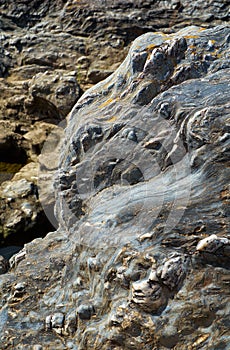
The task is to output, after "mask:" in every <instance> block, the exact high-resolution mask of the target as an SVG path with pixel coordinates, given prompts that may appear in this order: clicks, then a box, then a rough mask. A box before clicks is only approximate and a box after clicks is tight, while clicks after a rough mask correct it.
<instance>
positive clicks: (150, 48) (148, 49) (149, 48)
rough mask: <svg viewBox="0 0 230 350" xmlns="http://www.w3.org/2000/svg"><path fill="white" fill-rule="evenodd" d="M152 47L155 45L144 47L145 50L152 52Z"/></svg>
mask: <svg viewBox="0 0 230 350" xmlns="http://www.w3.org/2000/svg"><path fill="white" fill-rule="evenodd" d="M154 47H156V45H155V44H150V45H148V46H146V50H147V51H150V50H153V49H154Z"/></svg>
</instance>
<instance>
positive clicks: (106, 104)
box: [99, 98, 114, 108]
mask: <svg viewBox="0 0 230 350" xmlns="http://www.w3.org/2000/svg"><path fill="white" fill-rule="evenodd" d="M113 101H114V99H113V98H109V99H108V100H107V101H105V102H103V103H102V104H101V105H100V106H99V108H103V107H106V106H108V105H109V104H110V103H111V102H113Z"/></svg>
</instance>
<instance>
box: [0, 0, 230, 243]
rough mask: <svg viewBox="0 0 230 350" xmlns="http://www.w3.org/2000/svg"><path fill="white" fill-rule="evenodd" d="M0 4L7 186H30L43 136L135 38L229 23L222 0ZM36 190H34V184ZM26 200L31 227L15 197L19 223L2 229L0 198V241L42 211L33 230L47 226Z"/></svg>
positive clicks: (3, 176)
mask: <svg viewBox="0 0 230 350" xmlns="http://www.w3.org/2000/svg"><path fill="white" fill-rule="evenodd" d="M0 9H1V11H0V12H1V13H0V29H1V35H0V41H1V48H0V91H1V94H0V182H1V183H2V182H3V181H5V180H11V182H10V183H8V184H7V186H8V187H9V186H11V184H12V189H11V190H13V188H15V187H17V183H16V184H14V183H13V182H14V180H16V179H19V178H20V179H25V180H26V181H28V182H30V185H31V186H34V187H37V167H38V159H37V157H38V156H39V154H40V152H41V149H42V147H43V144H44V141H45V140H46V137H47V134H48V133H49V132H50V131H51V130H53V127H54V125H57V124H59V123H60V121H61V120H62V119H64V118H65V117H66V116H67V114H68V113H69V111H70V110H71V109H72V107H73V106H74V104H75V103H76V101H77V100H78V98H79V97H80V96H81V94H82V90H83V91H85V90H86V89H87V88H89V87H91V86H92V85H94V84H95V83H97V82H99V81H101V80H103V79H104V78H106V77H107V76H108V75H110V74H111V73H112V72H114V70H116V68H118V66H119V64H120V63H121V62H122V60H123V59H124V58H125V56H126V55H127V52H128V49H129V46H130V43H131V42H132V41H133V40H134V39H135V38H136V37H137V36H139V35H141V34H144V33H146V32H150V31H159V30H162V31H163V32H164V33H168V34H169V33H172V32H174V31H175V30H177V29H179V28H183V27H185V26H186V25H191V24H195V25H197V26H202V27H210V26H214V25H218V24H224V23H228V21H229V4H228V1H227V0H224V1H223V0H222V1H220V0H218V1H195V2H194V1H193V2H192V1H187V0H183V1H174V0H173V1H172V0H168V1H150V0H145V1H139V0H136V1H133V0H132V1H131V0H129V1H126V0H125V1H124V0H119V1H114V0H96V1H91V0H80V1H79V0H78V1H75V0H68V1H66V0H53V1H51V0H45V1H41V0H33V1H28V0H21V1H14V0H0ZM135 64H136V63H135ZM137 65H139V63H137ZM192 70H193V68H192ZM191 74H192V73H191ZM28 163H29V164H28ZM25 166H26V168H25ZM134 172H135V170H134ZM25 174H26V176H25ZM15 175H16V177H15ZM139 175H140V174H139ZM135 176H137V175H134V177H135ZM16 181H17V180H16ZM0 191H1V192H2V191H4V188H3V189H1V190H0ZM36 191H37V192H38V195H39V196H40V193H39V188H38V187H37V189H36ZM27 202H29V204H30V206H31V208H32V211H33V217H34V220H32V221H31V220H29V225H30V232H29V231H28V229H27V226H28V225H27V222H28V217H27V216H26V215H25V214H24V213H23V211H22V210H21V198H20V196H19V197H17V196H16V195H15V196H14V204H13V207H14V208H13V209H14V210H17V216H18V220H19V221H20V222H21V223H23V222H24V223H25V224H20V225H13V222H11V225H12V229H11V230H10V231H9V230H8V228H7V226H6V218H5V216H8V214H7V215H5V213H6V212H7V213H8V212H9V211H10V206H9V203H8V202H7V201H6V200H5V197H3V198H2V200H1V205H0V241H1V244H4V245H8V244H15V242H16V241H17V240H19V241H21V243H23V242H27V241H29V240H31V239H32V236H33V234H32V231H34V232H35V231H37V227H38V226H39V220H41V217H42V218H43V219H42V220H43V225H42V228H41V225H40V231H41V232H40V234H39V233H37V234H35V235H40V236H43V235H44V234H46V233H47V232H48V231H49V230H51V229H52V227H51V226H50V224H49V222H48V221H47V220H46V216H45V215H44V212H43V208H42V206H41V205H40V204H39V201H37V202H36V203H35V200H34V197H33V196H32V197H30V196H28V197H27ZM50 206H52V203H51V202H50ZM5 208H6V210H5ZM19 213H20V214H19ZM37 219H39V220H37ZM25 229H26V231H27V234H26V235H25V234H24V231H25ZM28 232H29V233H28ZM15 237H16V238H15Z"/></svg>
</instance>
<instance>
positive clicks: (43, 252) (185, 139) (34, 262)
mask: <svg viewBox="0 0 230 350" xmlns="http://www.w3.org/2000/svg"><path fill="white" fill-rule="evenodd" d="M229 38H230V29H229V27H227V26H217V27H215V28H212V29H204V28H201V27H187V28H184V29H182V30H180V31H178V32H176V33H175V34H165V33H159V32H158V33H148V34H145V35H143V36H141V37H140V38H138V39H137V40H135V42H134V43H133V45H132V47H131V49H130V51H129V54H128V56H127V58H126V59H125V61H124V62H123V63H122V64H121V66H120V67H119V69H118V70H117V71H116V72H115V73H114V74H113V75H112V76H110V77H108V78H107V79H106V80H105V81H103V82H100V83H99V84H97V85H96V86H95V87H93V88H91V89H90V90H88V91H87V92H86V93H85V94H84V95H83V96H82V97H81V99H80V100H79V101H78V103H77V104H76V105H75V107H74V108H73V110H72V111H71V113H70V115H69V118H68V125H67V128H66V132H65V138H64V142H63V146H62V148H61V160H60V165H59V171H58V173H57V175H56V177H55V188H56V213H57V219H58V222H59V228H58V230H57V231H56V232H52V233H50V234H48V235H47V236H46V237H45V238H44V239H41V238H38V239H36V240H34V241H32V242H31V243H29V244H27V245H26V246H25V247H24V249H23V250H22V251H20V252H19V253H18V254H16V255H14V256H13V257H12V258H11V260H10V265H11V269H10V271H9V272H8V273H7V274H4V275H2V276H1V279H0V283H1V288H0V291H1V292H0V293H1V298H0V302H1V313H0V319H1V323H0V332H1V338H0V344H1V348H2V349H23V350H24V349H57V350H59V349H77V350H86V349H87V350H90V349H92V350H97V349H103V350H109V349H111V350H112V349H113V350H126V349H127V350H128V349H129V350H130V349H133V350H134V349H135V350H137V349H145V350H153V349H157V350H164V349H172V348H173V349H176V350H187V349H209V350H219V349H228V347H229V343H230V334H229V302H230V295H229V282H230V273H229V262H230V234H229V222H228V216H229V175H230V174H229V167H228V163H229V97H230V89H229V78H230V66H229V43H230V40H229ZM48 145H49V142H48ZM44 174H45V171H44ZM47 186H48V183H47Z"/></svg>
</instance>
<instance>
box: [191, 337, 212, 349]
mask: <svg viewBox="0 0 230 350" xmlns="http://www.w3.org/2000/svg"><path fill="white" fill-rule="evenodd" d="M208 337H209V334H204V335H202V336H200V337H199V338H198V339H197V340H196V341H195V342H194V343H193V344H192V348H193V349H194V348H196V347H197V346H198V345H200V344H201V343H203V342H204V341H205V340H207V339H208Z"/></svg>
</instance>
